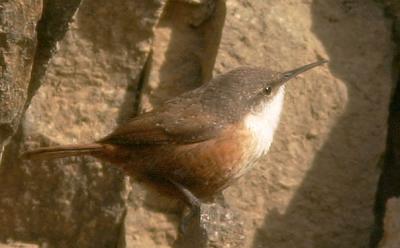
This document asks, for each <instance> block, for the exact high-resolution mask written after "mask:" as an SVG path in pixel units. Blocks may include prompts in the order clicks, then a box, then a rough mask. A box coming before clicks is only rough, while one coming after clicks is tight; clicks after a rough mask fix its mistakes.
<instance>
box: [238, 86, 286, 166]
mask: <svg viewBox="0 0 400 248" xmlns="http://www.w3.org/2000/svg"><path fill="white" fill-rule="evenodd" d="M284 96H285V88H284V86H282V87H281V88H280V89H279V90H278V92H277V93H276V95H275V97H274V98H273V99H272V100H271V101H270V102H266V103H265V104H264V106H261V108H260V109H259V111H257V112H252V113H250V114H248V115H247V116H246V118H245V125H246V127H247V128H248V129H249V130H250V131H251V133H252V135H253V136H254V143H253V144H252V148H253V149H254V150H255V151H254V155H255V156H253V157H252V158H251V159H250V160H257V159H258V158H259V157H260V156H262V155H263V154H265V153H266V152H268V150H269V148H270V146H271V144H272V140H273V138H274V133H275V130H276V128H277V127H278V123H279V119H280V115H281V112H282V107H283V101H284ZM253 162H254V161H253Z"/></svg>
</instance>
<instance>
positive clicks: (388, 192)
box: [370, 0, 400, 248]
mask: <svg viewBox="0 0 400 248" xmlns="http://www.w3.org/2000/svg"><path fill="white" fill-rule="evenodd" d="M380 2H382V3H383V6H384V7H385V10H386V12H387V14H388V16H389V17H391V18H392V19H393V20H394V21H393V25H394V27H393V29H392V30H393V36H392V38H393V40H394V42H395V44H396V48H397V49H396V56H395V59H394V63H393V65H394V66H393V78H394V81H397V85H396V87H395V88H394V94H393V97H392V99H391V104H390V108H389V111H390V114H389V123H388V136H387V140H386V151H385V153H384V154H383V155H382V159H381V163H380V164H381V165H382V166H381V167H382V172H381V175H380V178H379V184H378V189H377V193H376V199H375V207H374V214H375V223H374V227H373V230H372V233H371V239H370V247H371V248H375V247H378V244H379V243H382V242H383V241H382V242H380V240H381V239H382V238H384V239H385V240H388V241H387V242H386V241H385V242H383V243H384V245H383V246H384V247H400V242H399V240H398V239H397V237H398V236H399V235H400V233H399V232H398V229H395V228H392V227H393V225H390V224H387V223H396V222H397V221H398V220H397V219H396V218H397V216H398V213H396V211H398V208H395V207H393V204H394V203H393V204H391V203H389V201H388V199H391V198H393V197H398V196H400V158H399V157H398V154H399V150H400V143H399V139H400V135H399V134H400V133H399V121H400V111H399V110H400V87H399V82H400V81H399V79H400V77H399V75H400V56H399V51H400V2H399V1H396V0H382V1H380ZM389 207H392V208H393V209H386V208H389ZM386 211H388V212H387V213H386ZM391 218H392V219H391ZM384 221H385V223H384ZM387 228H389V229H388V230H387Z"/></svg>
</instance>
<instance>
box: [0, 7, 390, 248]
mask: <svg viewBox="0 0 400 248" xmlns="http://www.w3.org/2000/svg"><path fill="white" fill-rule="evenodd" d="M391 29H392V22H391V21H390V19H388V18H387V17H386V16H385V15H384V11H383V7H382V6H380V5H379V4H377V3H376V2H374V1H363V0H352V1H336V0H327V1H310V0H302V1H300V0H270V1H265V0H254V1H247V0H229V1H227V2H225V1H222V0H221V1H213V0H201V1H198V0H180V1H178V0H176V1H174V0H171V1H168V3H166V2H165V1H161V0H151V1H139V0H135V1H131V0H117V1H106V0H101V1H95V0H86V1H83V2H82V4H81V5H80V7H79V9H78V11H77V13H76V14H75V16H74V18H73V21H72V23H71V24H70V29H69V31H68V32H67V33H66V34H65V36H63V38H62V39H61V40H60V42H59V43H58V48H59V49H58V51H57V52H56V53H55V54H54V55H52V56H51V60H50V61H49V64H48V67H47V70H46V73H45V74H44V75H43V78H42V80H40V82H42V86H41V87H40V88H39V90H38V91H37V93H36V94H35V96H34V98H33V99H32V103H31V105H30V107H29V109H28V111H27V113H26V114H25V120H24V122H23V129H21V131H20V132H18V133H17V135H16V136H15V138H14V141H13V142H12V143H11V144H10V145H9V146H8V148H7V152H6V155H5V158H4V162H3V163H2V165H1V166H0V223H1V225H0V240H1V241H3V242H6V241H7V240H9V239H11V240H20V241H23V242H26V243H34V244H38V245H39V246H41V247H46V246H47V247H71V246H79V247H182V245H180V244H179V243H178V242H175V239H176V237H177V233H176V227H177V224H178V221H179V217H180V216H179V213H180V210H181V207H182V206H180V205H179V204H178V203H176V202H175V201H173V200H171V199H165V198H163V197H161V196H159V195H157V194H154V193H148V192H147V191H145V190H142V189H140V186H138V185H136V184H132V183H131V182H129V180H127V179H126V178H125V177H124V175H123V174H122V173H121V172H120V171H119V170H118V169H116V168H114V167H112V166H110V165H108V164H103V163H100V162H98V161H95V160H94V159H90V158H69V159H62V160H57V161H50V162H42V163H29V162H27V163H25V162H24V163H22V162H21V161H19V160H18V159H17V158H16V156H15V154H19V153H20V152H21V150H25V149H28V148H29V149H30V148H33V147H37V146H47V145H49V144H67V143H78V142H79V143H84V142H89V141H92V140H95V139H97V138H100V137H102V136H103V135H105V134H107V133H108V132H109V131H110V130H112V128H114V127H115V126H116V125H117V124H118V123H121V122H124V121H125V120H126V119H127V118H129V117H131V116H133V115H135V114H138V113H140V112H142V111H148V110H150V109H152V108H156V107H157V106H159V105H160V104H161V102H162V101H164V100H165V99H168V98H170V97H172V96H175V95H177V94H179V93H181V92H183V91H186V90H189V89H192V88H194V87H196V86H198V85H200V84H201V83H203V82H205V81H207V80H208V79H209V78H210V77H211V75H212V74H213V73H214V74H219V73H222V72H226V71H227V70H229V69H232V68H234V67H236V66H239V65H246V64H247V65H257V66H267V67H270V68H272V69H275V70H281V71H282V70H290V69H293V68H295V67H298V66H301V65H303V64H306V63H309V62H313V61H315V60H317V59H318V58H320V57H323V58H326V59H329V61H330V62H329V64H328V65H327V66H324V67H320V68H317V69H314V70H313V71H310V72H307V73H306V74H304V75H302V76H299V77H298V78H297V79H295V80H293V81H292V82H291V83H290V84H289V85H288V86H287V89H286V92H287V94H286V98H285V107H284V108H285V109H284V113H283V115H282V118H281V125H280V127H279V130H278V132H277V134H276V138H275V142H274V143H273V146H272V149H271V152H270V153H269V154H268V155H267V156H266V157H265V158H264V159H262V161H260V163H259V165H258V166H257V167H256V168H255V169H254V170H253V171H251V172H250V173H249V174H247V175H245V176H244V177H243V178H242V179H240V180H239V182H238V183H237V184H235V185H234V186H232V187H230V188H228V189H227V190H226V191H225V201H222V202H225V203H223V204H220V205H217V206H213V205H211V206H209V207H210V210H207V211H209V215H208V216H209V217H210V218H212V219H213V220H216V221H214V223H213V222H212V221H211V222H208V224H207V221H205V222H204V223H206V224H207V225H206V227H205V228H206V229H207V230H208V231H209V234H212V235H209V237H208V238H209V240H208V242H209V246H210V247H252V248H257V247H279V248H285V247H299V248H302V247H327V248H330V247H332V248H333V247H365V245H366V244H367V243H368V237H369V234H370V227H371V226H372V222H373V215H372V206H373V202H374V192H375V190H376V184H377V177H378V174H379V172H378V170H377V169H376V164H377V161H378V160H379V157H380V155H381V153H382V152H383V150H384V149H385V138H386V129H387V123H386V120H387V115H388V105H389V99H390V96H391V88H392V85H393V78H392V77H391V69H392V68H391V65H392V64H391V63H392V60H393V57H394V54H395V52H394V44H393V43H392V40H391ZM33 35H34V34H33ZM0 46H1V43H0ZM10 63H11V64H12V63H14V62H10ZM214 65H215V66H214ZM2 79H3V78H2ZM18 79H20V80H22V81H23V82H24V83H25V84H26V85H27V82H28V81H27V80H29V75H28V76H27V74H24V76H20V77H18ZM3 85H4V84H3ZM0 98H1V97H0ZM13 111H15V110H13ZM18 111H19V110H18ZM0 112H2V111H1V110H0ZM0 114H3V113H0ZM206 217H207V216H206ZM211 230H214V231H213V232H212V233H211V232H210V231H211ZM193 245H199V244H197V243H195V244H193Z"/></svg>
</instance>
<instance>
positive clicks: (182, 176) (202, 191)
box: [170, 127, 269, 198]
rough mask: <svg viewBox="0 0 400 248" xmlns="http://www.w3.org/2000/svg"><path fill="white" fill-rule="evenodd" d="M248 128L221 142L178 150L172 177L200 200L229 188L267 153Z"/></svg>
mask: <svg viewBox="0 0 400 248" xmlns="http://www.w3.org/2000/svg"><path fill="white" fill-rule="evenodd" d="M260 146H264V147H269V145H268V144H266V145H261V144H259V140H257V139H254V136H253V134H252V133H251V132H250V130H248V129H247V128H244V127H243V128H237V127H236V128H235V130H234V131H233V132H229V131H227V132H226V133H225V134H224V135H222V136H221V137H219V138H218V139H213V140H209V141H206V142H201V143H198V144H191V145H186V146H182V147H178V148H177V151H178V152H177V155H176V156H175V161H174V163H173V164H171V166H172V167H174V168H175V169H173V170H170V174H171V175H170V177H171V178H174V180H176V181H178V182H180V183H181V184H182V185H185V186H186V187H187V188H188V189H189V190H191V191H192V192H193V193H194V194H195V195H197V196H198V197H200V198H207V197H209V196H212V195H215V193H217V192H219V191H221V190H223V189H224V188H226V187H227V186H229V185H230V184H231V183H232V182H234V181H235V180H236V179H238V178H239V177H241V176H242V175H244V174H245V173H246V172H247V171H248V170H249V169H251V168H252V167H253V166H254V165H255V163H256V161H257V160H258V159H259V158H260V157H261V156H262V155H263V154H264V152H265V151H263V150H261V149H260Z"/></svg>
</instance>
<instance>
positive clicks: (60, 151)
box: [21, 144, 103, 160]
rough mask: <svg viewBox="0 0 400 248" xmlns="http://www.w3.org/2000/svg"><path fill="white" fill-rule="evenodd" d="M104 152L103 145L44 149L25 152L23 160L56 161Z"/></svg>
mask: <svg viewBox="0 0 400 248" xmlns="http://www.w3.org/2000/svg"><path fill="white" fill-rule="evenodd" d="M102 150H103V145H101V144H87V145H65V146H54V147H42V148H38V149H36V150H32V151H28V152H25V153H24V154H22V156H21V158H22V159H26V160H42V159H55V158H64V157H70V156H76V155H85V154H91V153H93V152H97V151H102Z"/></svg>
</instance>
